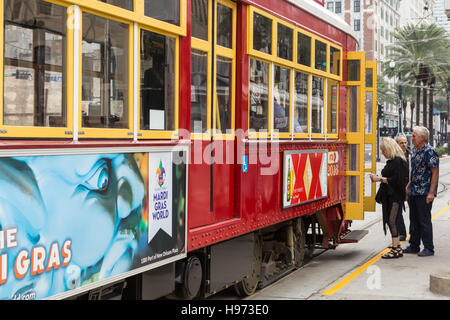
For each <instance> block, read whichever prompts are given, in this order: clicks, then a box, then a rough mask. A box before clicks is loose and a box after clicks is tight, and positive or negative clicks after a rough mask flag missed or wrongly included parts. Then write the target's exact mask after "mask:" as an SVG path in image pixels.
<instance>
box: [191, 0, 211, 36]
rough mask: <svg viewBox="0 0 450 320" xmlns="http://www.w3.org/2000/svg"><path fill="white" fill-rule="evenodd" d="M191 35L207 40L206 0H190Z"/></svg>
mask: <svg viewBox="0 0 450 320" xmlns="http://www.w3.org/2000/svg"><path fill="white" fill-rule="evenodd" d="M191 11H192V36H193V37H195V38H198V39H202V40H205V41H208V0H192V4H191Z"/></svg>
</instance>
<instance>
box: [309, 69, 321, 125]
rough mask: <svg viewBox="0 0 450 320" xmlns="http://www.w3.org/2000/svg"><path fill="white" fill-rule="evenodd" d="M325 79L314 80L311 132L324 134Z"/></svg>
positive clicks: (317, 78)
mask: <svg viewBox="0 0 450 320" xmlns="http://www.w3.org/2000/svg"><path fill="white" fill-rule="evenodd" d="M323 82H324V80H323V78H319V77H315V76H313V78H312V101H311V109H312V110H311V111H312V112H311V132H312V133H323V107H324V103H323V89H324V83H323Z"/></svg>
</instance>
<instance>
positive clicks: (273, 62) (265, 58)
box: [247, 6, 343, 139]
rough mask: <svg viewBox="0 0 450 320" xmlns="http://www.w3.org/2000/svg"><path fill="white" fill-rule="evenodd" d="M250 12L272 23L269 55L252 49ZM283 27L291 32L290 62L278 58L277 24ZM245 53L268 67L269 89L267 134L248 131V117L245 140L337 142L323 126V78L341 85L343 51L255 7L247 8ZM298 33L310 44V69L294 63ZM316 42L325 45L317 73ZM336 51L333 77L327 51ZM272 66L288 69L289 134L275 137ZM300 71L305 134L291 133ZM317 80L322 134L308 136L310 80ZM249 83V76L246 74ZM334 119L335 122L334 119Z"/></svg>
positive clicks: (309, 127) (326, 112) (309, 128)
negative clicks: (304, 92)
mask: <svg viewBox="0 0 450 320" xmlns="http://www.w3.org/2000/svg"><path fill="white" fill-rule="evenodd" d="M254 13H257V14H259V15H262V16H264V17H266V18H268V19H270V20H271V21H272V53H271V54H267V53H264V52H261V51H258V50H255V49H253V28H252V27H253V16H254ZM279 23H280V24H283V25H284V26H286V27H288V28H290V29H292V30H293V38H292V40H293V41H292V49H293V57H292V61H290V60H286V59H283V58H280V57H278V47H277V43H278V24H279ZM247 25H248V28H247V54H248V56H249V62H250V59H254V60H259V61H261V62H265V63H267V64H268V65H269V88H268V91H269V92H268V99H269V105H268V109H269V110H268V130H267V133H264V132H255V131H254V130H252V128H250V116H249V117H248V118H249V120H248V129H249V138H251V139H268V138H274V137H275V138H282V139H289V138H290V139H297V138H300V139H302V138H303V139H304V138H309V139H328V138H330V139H338V133H335V134H334V133H333V134H329V133H328V129H327V128H326V124H327V121H328V120H327V116H328V104H327V94H328V93H327V91H328V87H327V86H328V85H327V83H328V82H327V79H332V80H335V81H337V82H338V88H339V87H340V85H341V82H342V80H343V76H342V74H343V48H342V46H340V45H339V44H337V43H334V42H331V41H329V40H327V39H324V38H322V37H320V36H318V35H316V34H313V33H311V32H308V31H306V30H303V29H301V28H299V27H297V26H295V25H293V24H291V23H289V22H286V21H284V20H282V19H281V18H278V17H276V16H274V15H271V14H269V13H267V12H265V11H263V10H261V9H259V8H256V7H254V6H249V7H248V10H247ZM298 34H303V35H306V36H308V37H310V39H311V45H310V59H311V61H310V66H305V65H302V64H300V63H298ZM316 40H317V41H320V42H322V43H324V44H325V45H326V64H327V65H326V70H325V71H322V70H318V69H315V43H316ZM331 47H332V48H334V49H337V50H338V51H339V57H340V58H339V59H340V65H339V74H338V75H336V74H333V73H332V70H330V61H329V60H330V50H331V49H330V48H331ZM275 66H280V67H283V68H287V69H289V70H290V93H289V96H290V102H289V103H290V109H289V132H288V133H284V132H283V133H278V134H277V135H276V136H275V134H274V131H273V117H274V103H273V87H274V82H275V79H274V77H275ZM296 72H302V73H304V74H306V75H308V93H307V103H308V111H307V114H308V119H307V125H308V127H307V132H304V133H295V132H294V111H295V110H294V107H295V106H294V98H295V92H294V90H295V73H296ZM313 76H316V77H320V78H322V79H323V81H324V109H323V117H322V133H312V128H311V113H312V77H313ZM249 81H250V75H249ZM339 105H340V101H339V96H338V106H337V107H338V110H337V113H338V118H339ZM249 115H250V101H249ZM337 120H338V119H337ZM337 131H339V124H338V123H337Z"/></svg>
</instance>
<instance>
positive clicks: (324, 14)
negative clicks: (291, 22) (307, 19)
mask: <svg viewBox="0 0 450 320" xmlns="http://www.w3.org/2000/svg"><path fill="white" fill-rule="evenodd" d="M286 1H287V2H289V3H291V4H293V5H295V6H297V7H299V8H300V9H302V10H304V11H306V12H308V13H310V14H312V15H313V16H315V17H317V18H319V19H321V20H323V21H326V22H327V23H328V24H331V25H333V26H335V27H336V28H338V29H339V30H341V31H343V32H345V33H347V34H348V35H350V36H352V37H353V38H354V39H355V41H356V42H357V43H358V45H359V41H358V37H357V36H356V33H355V32H354V31H353V29H352V28H351V26H350V25H349V24H348V23H346V22H345V20H344V19H342V18H341V17H340V16H338V15H337V14H335V13H333V12H331V11H330V10H328V9H326V8H325V7H323V6H321V5H319V4H318V3H316V2H314V1H305V0H286Z"/></svg>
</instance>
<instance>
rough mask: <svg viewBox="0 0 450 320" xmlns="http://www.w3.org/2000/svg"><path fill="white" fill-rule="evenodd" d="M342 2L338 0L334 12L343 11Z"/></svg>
mask: <svg viewBox="0 0 450 320" xmlns="http://www.w3.org/2000/svg"><path fill="white" fill-rule="evenodd" d="M341 7H342V2H341V1H336V4H335V6H334V10H335V11H334V13H341V12H342V8H341Z"/></svg>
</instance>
